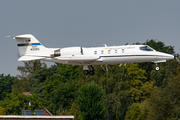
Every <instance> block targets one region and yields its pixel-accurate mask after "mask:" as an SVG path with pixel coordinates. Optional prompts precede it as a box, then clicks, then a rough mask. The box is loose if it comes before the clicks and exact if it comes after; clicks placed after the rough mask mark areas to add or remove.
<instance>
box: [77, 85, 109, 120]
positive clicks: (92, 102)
mask: <svg viewBox="0 0 180 120" xmlns="http://www.w3.org/2000/svg"><path fill="white" fill-rule="evenodd" d="M103 96H104V93H103V90H102V89H101V88H100V86H98V85H97V84H96V83H94V82H92V83H90V84H85V85H83V86H81V88H80V89H79V91H78V97H77V103H78V105H79V109H80V111H81V115H82V118H83V120H92V119H96V120H103V119H105V117H106V110H105V108H104V105H103V101H102V99H103Z"/></svg>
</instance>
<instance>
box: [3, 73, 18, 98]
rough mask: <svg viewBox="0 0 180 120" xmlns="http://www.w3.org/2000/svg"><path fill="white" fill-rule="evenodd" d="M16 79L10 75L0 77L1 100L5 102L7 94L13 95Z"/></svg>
mask: <svg viewBox="0 0 180 120" xmlns="http://www.w3.org/2000/svg"><path fill="white" fill-rule="evenodd" d="M14 79H15V77H12V76H10V75H4V74H1V75H0V100H3V99H4V98H5V97H6V94H7V93H11V91H12V89H11V85H13V80H14Z"/></svg>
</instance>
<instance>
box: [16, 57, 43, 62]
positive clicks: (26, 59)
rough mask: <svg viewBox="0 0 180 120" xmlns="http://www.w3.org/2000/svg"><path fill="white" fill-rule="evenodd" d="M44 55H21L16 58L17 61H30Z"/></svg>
mask: <svg viewBox="0 0 180 120" xmlns="http://www.w3.org/2000/svg"><path fill="white" fill-rule="evenodd" d="M43 58H45V57H39V56H22V57H20V58H19V59H18V61H32V60H40V59H43Z"/></svg>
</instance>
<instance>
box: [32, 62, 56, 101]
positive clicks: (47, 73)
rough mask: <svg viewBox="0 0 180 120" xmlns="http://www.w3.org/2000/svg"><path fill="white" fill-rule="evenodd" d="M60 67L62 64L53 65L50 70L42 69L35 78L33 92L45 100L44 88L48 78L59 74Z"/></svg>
mask: <svg viewBox="0 0 180 120" xmlns="http://www.w3.org/2000/svg"><path fill="white" fill-rule="evenodd" d="M59 67H60V64H55V65H52V66H51V67H49V68H46V67H44V68H42V69H40V70H39V71H38V72H37V73H36V74H35V75H34V76H33V78H34V79H35V80H36V81H35V82H34V83H33V85H32V92H33V93H35V94H36V95H37V96H38V97H41V98H43V99H44V98H45V95H44V92H43V91H44V86H45V83H44V82H45V81H46V79H47V78H49V77H51V76H52V75H54V74H57V69H58V68H59Z"/></svg>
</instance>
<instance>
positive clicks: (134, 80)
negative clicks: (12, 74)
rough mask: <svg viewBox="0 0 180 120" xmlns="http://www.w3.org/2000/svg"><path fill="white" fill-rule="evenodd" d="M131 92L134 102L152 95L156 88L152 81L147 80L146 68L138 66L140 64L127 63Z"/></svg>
mask: <svg viewBox="0 0 180 120" xmlns="http://www.w3.org/2000/svg"><path fill="white" fill-rule="evenodd" d="M127 73H128V75H129V76H128V79H127V81H128V85H129V94H130V97H131V99H132V100H133V101H134V102H141V101H143V100H145V99H146V98H149V97H150V93H151V91H152V90H153V89H154V86H153V82H152V81H146V79H147V78H146V77H145V74H146V72H145V70H142V69H141V68H139V67H138V64H127Z"/></svg>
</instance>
